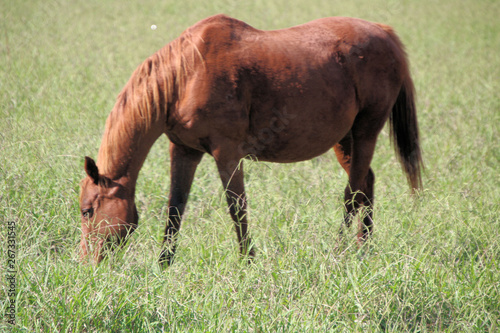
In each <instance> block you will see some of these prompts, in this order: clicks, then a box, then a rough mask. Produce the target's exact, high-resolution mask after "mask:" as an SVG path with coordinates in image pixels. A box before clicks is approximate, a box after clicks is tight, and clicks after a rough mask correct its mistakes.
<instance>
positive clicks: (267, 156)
mask: <svg viewBox="0 0 500 333" xmlns="http://www.w3.org/2000/svg"><path fill="white" fill-rule="evenodd" d="M389 118H390V126H391V133H392V137H393V139H394V141H395V146H396V152H397V154H398V155H399V159H400V161H401V164H402V166H403V169H404V171H405V172H406V175H407V177H408V180H409V182H410V184H411V186H412V187H413V188H419V187H420V186H421V178H420V170H421V167H422V160H421V154H420V148H419V139H418V125H417V116H416V109H415V102H414V87H413V83H412V80H411V77H410V72H409V69H408V62H407V59H406V54H405V51H404V48H403V45H402V43H401V41H400V40H399V38H398V37H397V36H396V34H395V33H394V32H393V30H392V29H391V28H390V27H389V26H386V25H382V24H377V23H371V22H367V21H363V20H360V19H354V18H345V17H334V18H323V19H319V20H315V21H312V22H310V23H306V24H303V25H300V26H296V27H292V28H289V29H284V30H276V31H262V30H257V29H255V28H253V27H251V26H249V25H247V24H245V23H244V22H241V21H238V20H236V19H232V18H230V17H227V16H224V15H217V16H213V17H209V18H207V19H205V20H202V21H200V22H199V23H197V24H195V25H194V26H192V27H191V28H189V29H187V30H186V31H185V32H184V33H183V34H182V35H181V36H180V37H179V38H177V39H176V40H174V41H172V42H171V43H169V44H168V45H166V46H165V47H164V48H162V49H161V50H159V51H158V52H156V53H155V54H153V55H152V56H151V57H149V58H148V59H146V60H145V61H144V62H143V63H142V64H141V65H140V66H139V67H138V68H137V69H136V70H135V72H134V73H133V74H132V77H131V78H130V80H129V82H128V83H127V85H126V86H125V87H124V89H123V90H122V92H121V93H120V94H119V96H118V99H117V102H116V104H115V106H114V108H113V110H112V112H111V114H110V115H109V117H108V120H107V121H106V128H105V132H104V136H103V139H102V144H101V147H100V149H99V154H98V158H97V164H96V163H95V162H94V160H92V159H91V158H89V157H86V158H85V171H86V173H87V175H88V176H87V177H86V178H85V179H83V181H82V182H81V195H80V206H81V214H82V237H81V253H82V257H83V258H85V257H86V256H87V255H89V254H92V255H93V259H94V261H95V262H99V261H100V260H101V259H102V258H103V255H104V252H103V248H104V245H106V244H113V240H114V242H115V244H116V242H118V243H120V242H122V241H123V240H124V239H126V238H127V235H128V234H130V233H131V232H133V231H134V229H135V228H136V227H137V223H138V214H137V210H136V206H135V203H134V194H135V186H136V180H137V177H138V174H139V170H140V169H141V167H142V165H143V162H144V160H145V158H146V155H147V154H148V152H149V149H150V148H151V146H152V145H153V143H154V142H155V141H156V140H157V139H158V137H160V136H161V135H162V134H166V135H167V136H168V138H169V139H170V142H171V143H170V163H171V170H170V173H171V184H170V196H169V216H168V221H167V224H166V229H165V238H164V246H165V247H164V250H163V251H162V254H161V258H160V261H161V263H167V264H170V263H171V262H172V259H173V255H174V252H175V246H176V245H175V244H176V238H177V235H178V233H179V229H180V225H181V219H182V215H183V212H184V209H185V207H186V203H187V201H188V196H189V191H190V188H191V183H192V181H193V177H194V174H195V170H196V167H197V165H198V163H199V162H200V160H201V158H202V156H203V154H205V153H207V154H210V155H212V156H213V158H214V159H215V162H216V164H217V168H218V171H219V174H220V177H221V180H222V184H223V186H224V189H225V190H226V196H227V201H228V204H229V211H230V214H231V217H232V219H233V220H234V222H235V226H236V233H237V235H238V241H239V246H240V251H241V254H242V255H247V256H248V257H249V258H251V257H253V256H254V249H253V245H252V242H251V239H250V237H249V234H248V231H247V215H246V206H247V200H246V196H245V189H244V184H243V168H242V165H241V163H240V160H241V159H242V158H244V157H255V158H256V159H258V160H260V161H270V162H281V163H289V162H297V161H303V160H307V159H311V158H313V157H316V156H318V155H320V154H323V153H324V152H326V151H327V150H328V149H329V148H332V147H333V149H334V150H335V154H336V156H337V159H338V161H339V162H340V164H341V166H342V167H343V168H344V170H345V171H346V172H347V175H348V176H349V183H348V185H347V187H346V189H345V219H344V222H345V223H346V225H347V226H349V225H350V223H351V220H352V219H353V217H354V215H356V213H357V211H358V208H360V207H361V206H365V207H366V208H367V212H366V214H365V215H364V216H363V218H362V221H363V226H362V227H361V228H360V231H359V233H358V240H359V241H363V240H365V239H367V237H368V236H369V235H370V234H371V233H372V224H373V222H372V206H373V198H374V193H373V183H374V179H375V177H374V173H373V170H372V169H371V168H370V162H371V160H372V156H373V152H374V149H375V143H376V140H377V136H378V134H379V132H380V131H381V130H382V127H383V126H384V124H385V122H386V121H387V120H388V119H389Z"/></svg>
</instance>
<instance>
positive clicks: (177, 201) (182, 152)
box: [160, 143, 203, 265]
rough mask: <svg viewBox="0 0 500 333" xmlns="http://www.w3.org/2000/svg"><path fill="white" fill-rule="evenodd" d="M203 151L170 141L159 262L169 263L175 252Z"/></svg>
mask: <svg viewBox="0 0 500 333" xmlns="http://www.w3.org/2000/svg"><path fill="white" fill-rule="evenodd" d="M202 156H203V153H202V152H200V151H198V150H194V149H191V148H188V147H184V146H180V145H176V144H174V143H170V195H169V202H168V221H167V225H166V228H165V237H164V239H163V243H164V246H165V247H164V249H163V251H162V253H161V256H160V264H162V265H163V264H165V263H166V264H167V265H170V264H171V263H172V261H173V257H174V254H175V248H176V241H177V234H178V232H179V229H180V226H181V219H182V215H183V214H184V209H185V208H186V203H187V201H188V196H189V192H190V190H191V184H192V183H193V178H194V173H195V171H196V167H197V166H198V163H200V161H201V158H202Z"/></svg>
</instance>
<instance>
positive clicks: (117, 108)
mask: <svg viewBox="0 0 500 333" xmlns="http://www.w3.org/2000/svg"><path fill="white" fill-rule="evenodd" d="M197 59H201V54H200V53H199V51H198V48H197V47H196V44H195V43H194V42H193V38H192V36H191V35H190V34H189V33H188V32H185V33H184V34H183V35H181V37H179V38H177V39H176V40H174V41H172V42H171V43H169V44H167V45H166V46H165V47H163V48H162V49H160V50H159V51H158V52H156V53H155V54H153V55H152V56H150V57H149V58H147V59H146V60H145V61H144V62H143V63H142V64H141V65H139V67H137V69H136V70H135V71H134V72H133V74H132V76H131V77H130V79H129V81H128V82H127V84H126V85H125V87H124V88H123V89H122V91H121V92H120V94H119V95H118V98H117V100H116V103H115V105H114V107H113V110H112V111H111V113H110V115H109V116H108V119H107V120H106V127H105V130H104V135H103V137H102V142H101V147H100V149H99V154H98V157H97V161H98V166H99V171H100V173H101V174H109V173H110V172H113V173H115V175H121V174H122V173H123V172H124V171H125V170H127V166H128V163H129V159H128V160H123V156H126V155H124V154H126V153H127V151H125V150H128V151H131V150H132V151H133V150H134V149H135V147H137V146H138V145H139V144H140V141H141V139H142V138H144V136H145V134H147V132H148V131H149V130H150V129H151V128H152V126H153V125H154V124H155V123H156V122H157V121H158V120H160V119H166V117H167V112H168V105H169V103H172V101H173V99H174V98H175V97H176V96H179V95H181V94H182V90H183V87H184V82H185V78H186V76H187V75H188V73H189V71H190V70H192V68H193V65H194V62H195V61H196V60H197ZM130 153H131V152H130Z"/></svg>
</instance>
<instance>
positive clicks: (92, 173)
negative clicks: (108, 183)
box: [84, 156, 99, 185]
mask: <svg viewBox="0 0 500 333" xmlns="http://www.w3.org/2000/svg"><path fill="white" fill-rule="evenodd" d="M84 168H85V172H86V173H87V175H89V177H90V178H92V180H93V181H94V184H96V185H97V184H98V183H99V169H98V168H97V165H96V164H95V161H94V160H93V159H92V158H90V157H88V156H85V167H84Z"/></svg>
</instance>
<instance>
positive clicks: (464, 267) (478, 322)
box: [0, 0, 500, 332]
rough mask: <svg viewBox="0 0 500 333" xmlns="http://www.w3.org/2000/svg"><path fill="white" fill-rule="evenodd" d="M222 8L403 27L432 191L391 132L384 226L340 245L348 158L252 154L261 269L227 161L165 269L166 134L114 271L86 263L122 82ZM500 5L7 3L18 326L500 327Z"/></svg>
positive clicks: (383, 169) (271, 20) (9, 192)
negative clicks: (251, 255) (418, 181)
mask: <svg viewBox="0 0 500 333" xmlns="http://www.w3.org/2000/svg"><path fill="white" fill-rule="evenodd" d="M219 12H224V13H226V14H229V15H232V16H235V17H237V18H239V19H242V20H245V21H247V22H248V23H250V24H252V25H254V26H256V27H258V28H262V29H276V28H282V27H287V26H292V25H296V24H300V23H303V22H306V21H308V20H312V19H315V18H318V17H323V16H335V15H343V16H356V17H361V18H365V19H369V20H373V21H380V22H384V23H387V24H390V25H392V26H394V27H395V29H396V30H397V32H398V34H399V35H400V36H401V39H402V40H403V41H404V43H405V44H406V46H407V52H408V54H409V56H410V60H411V63H412V73H413V77H414V81H415V85H416V88H417V92H418V108H419V114H418V116H419V121H420V129H421V136H422V146H423V151H424V159H425V163H426V173H425V176H424V187H425V190H424V191H423V193H421V194H420V195H419V196H418V197H412V196H411V195H410V191H409V189H408V187H407V185H406V183H405V178H404V175H403V174H402V172H401V171H400V167H399V165H398V164H397V161H396V158H395V156H394V153H393V149H392V147H391V146H390V144H389V139H388V131H387V130H384V131H383V132H382V134H381V136H380V139H379V142H378V146H377V151H376V154H375V158H374V161H373V164H372V166H373V169H374V170H375V173H376V176H377V183H376V204H375V219H376V220H375V234H374V237H373V240H372V241H371V242H369V243H368V244H367V245H366V246H364V247H362V248H361V249H358V248H357V246H356V244H355V237H354V233H355V230H351V233H352V234H351V235H350V237H349V240H348V242H347V243H346V244H338V243H337V239H338V229H339V226H340V221H341V219H342V207H341V202H342V193H343V188H344V186H345V184H346V176H345V175H344V174H343V171H342V170H341V168H340V167H339V166H338V164H337V163H336V160H335V157H334V155H333V153H327V154H325V155H323V156H321V157H319V158H316V159H314V160H311V161H307V162H302V163H297V164H290V165H278V164H267V163H256V162H245V163H246V165H245V168H246V170H247V174H246V184H247V188H248V196H249V199H250V220H251V232H252V235H253V237H254V239H255V241H256V246H257V248H258V257H257V260H256V261H255V264H254V265H251V266H246V265H244V264H242V263H241V262H240V260H239V257H238V255H237V244H236V236H235V234H234V231H233V226H232V223H231V220H230V218H229V215H228V214H227V211H226V207H225V200H224V198H223V194H222V189H221V185H220V181H219V178H218V176H217V172H216V168H215V165H214V162H213V161H212V160H211V159H210V158H208V157H207V158H205V159H204V160H203V161H202V164H201V165H200V167H199V169H198V172H197V174H196V179H195V184H194V186H193V189H192V194H191V197H190V202H189V205H188V210H187V215H186V218H185V221H184V223H183V229H182V234H181V238H180V243H179V251H178V253H177V257H176V261H175V263H174V265H173V266H172V267H170V268H169V269H166V270H164V271H162V270H160V269H159V267H158V265H157V256H158V254H159V251H160V245H161V244H160V241H161V235H162V232H163V228H164V223H165V221H166V214H167V209H166V203H167V198H166V196H167V193H168V189H169V181H168V175H169V167H168V158H169V157H168V153H167V152H168V149H167V147H168V140H167V139H166V138H161V139H160V140H159V141H158V142H157V144H155V146H154V147H153V149H152V151H151V153H150V155H149V157H148V159H147V160H146V163H145V165H144V167H143V170H142V172H141V177H140V179H139V183H138V189H137V192H138V193H137V198H136V200H137V205H138V207H139V210H140V227H139V228H138V230H137V231H136V233H135V234H134V235H133V236H132V237H131V239H130V241H129V243H128V245H127V246H126V247H125V249H124V250H123V251H121V252H119V253H117V254H115V255H113V256H112V257H111V258H110V259H109V260H106V261H105V262H104V263H103V264H101V265H100V266H98V267H91V266H86V265H81V264H80V263H79V262H78V261H77V244H78V241H79V235H80V231H79V217H78V183H79V180H80V179H81V178H82V177H83V175H84V172H83V168H82V164H83V156H84V155H93V156H95V155H96V153H97V150H98V147H99V144H100V137H101V135H102V131H103V128H104V121H105V119H106V117H107V115H108V113H109V111H110V110H111V108H112V106H113V104H114V100H115V97H116V95H117V94H118V92H119V90H120V89H121V87H122V86H123V85H124V84H125V82H126V80H127V79H128V77H129V76H130V74H131V73H132V71H133V70H134V69H135V67H136V66H137V65H138V64H139V63H140V62H142V60H143V59H144V58H145V57H147V56H148V55H150V54H151V53H153V52H155V51H156V50H157V49H159V48H161V47H162V46H163V45H164V44H166V43H167V42H169V41H170V40H172V39H173V38H175V37H176V36H178V35H179V34H180V33H181V32H182V30H184V29H185V28H186V27H188V26H190V25H192V24H193V23H195V22H196V21H198V20H199V19H201V18H204V17H206V16H209V15H211V14H215V13H219ZM499 14H500V7H499V4H498V3H497V2H495V1H487V0H480V1H471V0H464V1H458V0H454V1H448V2H442V1H433V0H425V1H419V2H417V1H403V2H400V1H379V0H375V1H367V0H356V1H325V0H314V1H299V0H288V1H283V0H277V1H272V2H270V1H260V0H257V1H253V2H240V1H230V0H214V1H212V2H210V3H205V4H200V3H199V2H198V1H193V0H185V1H181V2H179V1H170V0H168V1H161V2H159V1H140V2H139V1H137V2H127V3H125V2H118V1H107V2H104V3H101V2H99V1H95V0H91V1H73V2H58V1H50V0H49V1H21V2H19V1H7V2H5V1H4V2H1V3H0V117H1V118H0V228H1V230H0V239H1V241H0V244H2V245H0V262H1V265H2V267H3V266H4V263H5V262H6V261H7V254H6V253H7V247H6V245H4V244H6V243H7V233H6V226H7V222H8V221H15V222H16V228H17V229H16V231H17V260H16V263H17V267H18V273H17V281H16V282H17V291H16V295H17V296H16V306H17V324H16V326H15V327H11V326H10V325H9V324H7V323H6V322H5V321H3V322H0V329H3V330H12V331H27V332H38V331H57V332H103V331H110V332H119V331H131V332H143V331H151V332H161V331H163V332H170V331H196V332H202V331H203V332H205V331H206V332H214V331H235V332H236V331H237V332H240V331H264V332H267V331H269V332H275V331H287V332H315V331H317V332H324V331H334V332H335V331H338V332H343V331H349V332H350V331H389V332H401V331H422V332H428V331H429V332H430V331H450V332H451V331H453V332H454V331H482V332H484V331H486V332H488V331H490V332H495V331H496V330H498V326H499V325H500V305H499V304H500V293H499V281H500V270H499V261H500V240H499V239H500V221H499V217H498V216H499V213H500V209H499V208H500V207H499V202H500V177H499V176H498V173H499V166H500V163H499V162H500V147H499V140H498V135H499V127H500V126H499V124H500V112H499V110H500V99H499V96H498V91H499V90H500V84H499V80H498V78H499V77H500V58H499V57H498V51H499V50H500V24H499V23H498V16H499ZM152 24H155V25H157V27H158V28H157V29H156V30H152V29H151V28H150V27H151V25H152ZM0 281H1V282H0V306H1V307H2V309H5V308H6V307H7V302H6V301H7V288H8V286H7V283H6V281H5V279H4V276H2V277H1V278H0ZM4 312H5V311H3V310H2V313H4Z"/></svg>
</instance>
